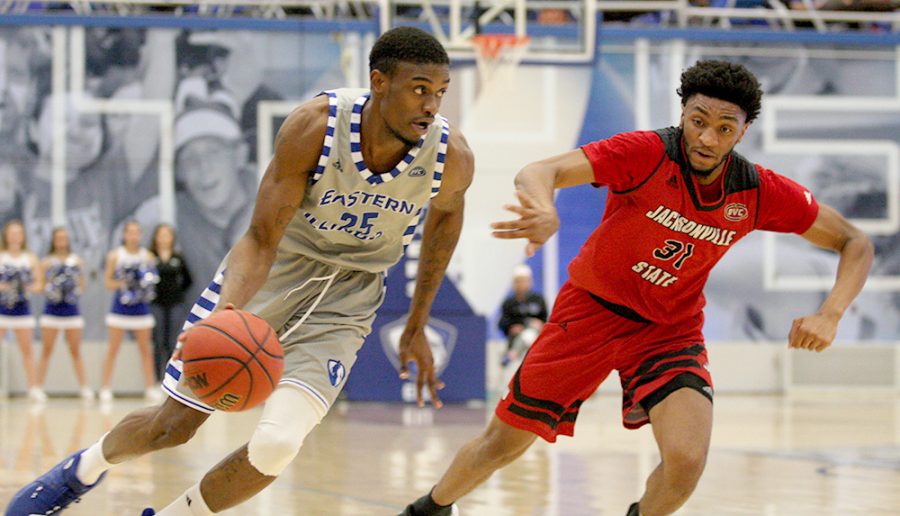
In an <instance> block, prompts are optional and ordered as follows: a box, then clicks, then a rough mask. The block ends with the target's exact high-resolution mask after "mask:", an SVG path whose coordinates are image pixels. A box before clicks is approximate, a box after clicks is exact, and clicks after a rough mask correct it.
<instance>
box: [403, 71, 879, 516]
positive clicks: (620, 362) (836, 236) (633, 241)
mask: <svg viewBox="0 0 900 516" xmlns="http://www.w3.org/2000/svg"><path fill="white" fill-rule="evenodd" d="M678 93H679V94H680V95H681V102H682V115H681V120H680V124H679V127H673V128H668V129H662V130H659V131H636V132H630V133H624V134H619V135H616V136H614V137H612V138H610V139H608V140H602V141H598V142H593V143H590V144H587V145H585V146H584V147H582V148H581V149H578V150H574V151H571V152H568V153H566V154H562V155H559V156H555V157H552V158H548V159H545V160H543V161H539V162H536V163H532V164H530V165H528V166H526V167H525V168H524V169H522V170H521V171H520V172H519V174H518V175H517V176H516V188H517V192H518V197H519V201H520V204H521V205H520V206H509V207H508V209H509V210H510V211H512V212H514V213H515V214H517V215H518V216H519V218H518V219H516V220H512V221H508V222H498V223H495V224H493V228H494V229H495V233H494V236H496V237H498V238H524V239H527V240H528V246H527V253H528V255H532V254H534V252H535V251H536V250H537V249H538V248H539V247H540V246H541V245H542V244H543V243H544V242H546V241H547V239H548V238H550V236H551V235H553V234H554V233H555V232H556V230H557V228H558V227H559V219H558V218H557V214H556V209H555V208H554V203H553V191H554V189H555V188H563V187H568V186H575V185H581V184H585V183H593V184H594V185H598V186H601V185H602V186H606V187H608V188H609V190H608V194H607V206H606V212H605V214H604V216H603V220H602V222H601V223H600V226H599V227H597V229H596V230H594V232H593V234H592V235H591V236H590V237H589V238H588V241H587V242H586V243H585V245H584V246H583V247H582V249H581V251H580V252H579V254H578V256H577V257H575V259H574V260H572V262H571V264H570V265H569V280H568V282H567V283H566V284H565V285H563V287H562V289H561V290H560V292H559V295H558V297H557V298H556V303H555V305H554V307H553V313H552V315H551V317H550V321H549V322H548V323H547V324H546V326H544V329H543V331H542V332H541V335H540V337H538V339H537V341H536V342H535V343H534V344H533V346H532V348H531V350H530V352H529V353H528V355H527V356H526V358H525V360H524V362H523V363H522V366H521V367H520V369H519V370H518V372H517V373H516V374H515V376H514V377H513V379H512V380H511V381H510V384H509V391H508V392H507V394H506V395H505V396H504V397H503V399H502V400H501V401H500V402H499V403H498V405H497V408H496V411H495V417H494V418H493V419H492V421H491V422H490V423H489V425H488V427H487V429H486V430H485V431H484V433H482V434H481V435H479V436H478V437H476V438H475V439H473V440H472V441H470V442H469V443H468V444H466V445H465V446H463V447H462V449H460V451H459V452H458V453H457V455H456V457H455V459H454V460H453V463H452V464H451V465H450V468H449V469H448V470H447V472H446V473H445V474H444V476H443V478H442V479H441V480H440V482H438V484H437V485H436V486H435V487H434V489H433V490H432V491H431V493H429V494H428V495H425V496H423V497H422V498H420V499H419V500H416V501H415V502H414V503H413V504H411V505H409V506H407V508H406V509H405V510H404V512H403V514H405V515H416V516H418V515H428V516H432V515H450V514H454V512H453V507H452V504H453V502H455V501H456V500H458V499H459V498H461V497H462V496H463V495H465V494H466V493H468V492H469V491H471V490H472V489H474V488H475V487H476V486H478V485H479V484H481V483H482V482H484V481H485V480H486V479H487V478H488V477H490V475H491V474H492V473H493V472H494V471H495V470H497V469H499V468H501V467H503V466H505V465H507V464H509V463H510V462H512V461H513V460H515V459H516V458H517V457H519V456H520V455H521V454H522V453H523V452H524V451H525V450H526V449H527V448H528V447H529V446H530V445H531V443H533V442H534V440H535V438H537V437H538V436H540V437H542V438H543V439H545V440H547V441H549V442H554V441H556V437H557V436H558V435H569V436H571V435H573V434H574V431H575V421H576V418H577V417H578V412H579V407H580V406H581V404H582V402H583V401H584V400H586V399H587V398H588V397H589V396H590V395H591V394H592V393H593V392H594V391H595V390H596V389H597V387H598V386H599V385H600V383H601V382H602V381H603V380H604V379H605V378H606V377H607V376H608V375H609V373H610V372H611V371H612V370H614V369H615V370H617V371H618V372H619V376H620V378H621V382H622V389H623V403H622V420H623V424H624V425H625V427H627V428H638V427H640V426H642V425H644V424H646V423H650V424H651V425H652V428H653V435H654V437H655V438H656V442H657V444H658V446H659V450H660V455H661V458H662V461H661V462H660V464H659V465H658V466H657V467H656V469H655V470H654V471H653V472H652V473H651V474H650V477H649V478H648V479H647V484H646V489H645V491H644V494H643V496H642V497H641V499H640V500H639V501H638V502H636V503H634V504H632V505H631V507H629V509H628V512H627V514H628V516H637V515H645V516H657V515H662V514H670V513H672V512H674V511H675V510H677V509H678V508H679V507H681V505H682V504H684V502H685V501H686V500H687V498H688V497H689V496H690V494H691V493H692V492H693V490H694V488H695V487H696V485H697V482H698V480H699V479H700V475H701V473H702V472H703V467H704V465H705V463H706V456H707V452H708V449H709V439H710V433H711V429H712V395H713V389H712V380H711V378H710V374H709V371H707V357H706V349H705V346H704V343H703V334H702V327H703V305H704V302H705V300H704V297H703V286H704V284H705V283H706V279H707V277H708V276H709V273H710V270H711V269H712V267H713V266H714V265H715V264H716V262H717V261H718V260H719V259H720V258H721V257H722V255H724V254H725V252H726V251H728V249H729V248H730V247H731V246H732V245H734V244H735V243H736V242H737V241H738V240H740V239H741V238H743V237H744V236H745V235H747V234H748V233H749V232H750V231H753V230H755V229H763V230H768V231H777V232H783V233H788V232H790V233H797V234H799V235H800V236H802V237H803V238H805V239H806V240H808V241H810V242H811V243H813V244H815V245H817V246H819V247H823V248H825V249H832V250H834V251H835V252H837V253H839V254H840V263H839V265H838V270H837V279H836V281H835V284H834V287H833V288H832V290H831V292H830V293H829V295H828V296H827V298H826V299H825V301H824V302H823V303H822V305H821V307H820V308H819V310H818V311H817V312H816V313H814V314H810V315H807V316H804V317H800V318H798V319H795V320H794V324H793V326H792V327H791V328H790V331H789V332H788V343H789V346H790V347H792V348H800V349H807V350H811V351H823V350H824V349H825V348H827V347H828V346H829V345H831V342H832V340H833V339H834V336H835V333H836V332H837V326H838V322H839V321H840V319H841V316H842V314H843V313H844V311H845V310H846V309H847V307H848V306H849V305H850V303H851V301H852V300H853V299H854V298H855V297H856V295H857V294H858V293H859V291H860V290H861V289H862V287H863V284H864V283H865V280H866V275H867V274H868V271H869V267H870V265H871V263H872V257H873V247H872V243H871V242H870V241H869V239H868V238H867V237H866V236H865V235H864V234H863V233H862V232H861V231H860V230H859V229H857V228H855V227H854V226H853V225H851V224H850V223H849V222H847V220H845V219H844V218H843V217H842V216H841V215H839V214H838V213H837V212H836V211H835V210H833V209H832V208H829V207H828V206H825V205H822V204H818V203H817V202H816V200H815V198H814V197H813V196H812V194H811V193H810V192H809V191H808V190H806V189H805V188H803V187H802V186H800V185H798V184H797V183H795V182H794V181H791V180H790V179H788V178H786V177H784V176H781V175H778V174H776V173H775V172H772V171H771V170H768V169H765V168H763V167H761V166H759V165H756V164H753V163H751V162H749V161H748V160H747V159H745V158H744V157H742V156H741V155H739V154H737V153H736V152H734V146H735V145H737V143H738V142H740V141H741V138H742V137H743V136H744V133H745V132H746V131H747V128H748V127H749V126H750V123H751V122H753V120H754V119H755V118H756V116H757V115H758V114H759V109H760V99H761V97H762V92H761V91H760V87H759V83H758V82H757V80H756V78H755V77H754V76H753V75H752V74H751V73H750V72H749V71H747V70H746V69H745V68H744V67H742V66H740V65H735V64H730V63H727V62H722V61H701V62H699V63H697V64H696V65H694V66H693V67H691V68H689V69H688V70H686V71H685V72H684V73H683V74H682V76H681V88H680V89H679V91H678ZM785 329H786V330H787V328H785Z"/></svg>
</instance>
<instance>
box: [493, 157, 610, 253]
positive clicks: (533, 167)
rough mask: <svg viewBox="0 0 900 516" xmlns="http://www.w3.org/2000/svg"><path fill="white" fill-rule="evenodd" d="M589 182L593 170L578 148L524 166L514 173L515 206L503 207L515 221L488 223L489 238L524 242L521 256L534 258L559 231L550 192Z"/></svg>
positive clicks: (592, 177)
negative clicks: (491, 229)
mask: <svg viewBox="0 0 900 516" xmlns="http://www.w3.org/2000/svg"><path fill="white" fill-rule="evenodd" d="M593 181H594V170H593V167H592V166H591V163H590V161H588V159H587V157H586V156H585V155H584V152H583V151H581V150H580V149H577V150H573V151H569V152H566V153H565V154H560V155H558V156H553V157H551V158H547V159H544V160H541V161H536V162H534V163H531V164H529V165H526V166H525V168H523V169H522V170H520V171H519V173H518V174H516V196H517V197H518V198H519V205H518V206H516V205H514V204H508V205H506V206H504V208H505V209H507V210H509V211H511V212H513V213H515V214H516V215H518V216H519V218H518V219H516V220H508V221H503V222H494V223H493V224H491V228H493V229H494V233H493V235H494V236H495V237H497V238H526V239H528V246H527V247H526V249H525V253H526V254H527V255H528V256H534V253H535V252H537V250H538V249H539V248H540V247H541V246H542V245H544V242H546V241H547V240H548V239H549V238H550V237H551V236H553V234H554V233H556V230H557V229H559V217H558V216H557V214H556V206H555V205H554V202H553V193H554V191H555V190H556V189H557V188H565V187H568V186H577V185H583V184H587V183H591V182H593Z"/></svg>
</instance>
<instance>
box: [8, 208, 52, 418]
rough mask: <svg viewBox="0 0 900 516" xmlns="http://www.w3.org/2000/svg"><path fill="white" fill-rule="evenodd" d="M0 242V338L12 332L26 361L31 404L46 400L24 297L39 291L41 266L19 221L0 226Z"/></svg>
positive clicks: (32, 330) (29, 308) (32, 323)
mask: <svg viewBox="0 0 900 516" xmlns="http://www.w3.org/2000/svg"><path fill="white" fill-rule="evenodd" d="M0 243H2V248H0V336H4V335H6V331H7V330H12V332H13V334H14V335H15V336H16V340H17V341H18V343H19V350H20V351H21V352H22V360H23V361H24V362H25V364H24V365H25V380H26V381H27V382H28V397H29V398H31V399H32V400H33V401H39V402H40V401H45V400H46V399H47V395H46V394H44V391H43V390H41V388H40V387H38V382H37V376H36V375H35V371H34V361H33V358H32V355H31V341H32V338H33V333H34V317H33V316H32V315H31V307H30V306H29V304H28V297H27V294H28V293H33V292H37V291H38V290H39V289H40V286H39V285H38V284H37V282H35V281H34V278H35V272H36V271H38V267H39V266H40V265H39V264H38V261H37V258H35V256H34V255H33V254H31V253H30V252H28V242H27V240H26V238H25V226H23V225H22V223H21V222H20V221H18V220H12V221H10V222H7V223H6V224H5V225H4V226H3V234H2V238H0Z"/></svg>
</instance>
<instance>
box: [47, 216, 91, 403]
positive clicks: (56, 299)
mask: <svg viewBox="0 0 900 516" xmlns="http://www.w3.org/2000/svg"><path fill="white" fill-rule="evenodd" d="M41 270H42V273H41V275H40V277H41V280H42V290H43V292H44V296H45V297H46V301H45V303H44V313H43V315H41V336H42V337H43V341H44V346H43V349H42V350H41V361H40V363H39V364H38V370H37V383H38V385H39V386H40V388H41V389H43V385H44V380H45V379H46V378H47V366H48V365H49V363H50V355H52V354H53V347H54V345H55V344H56V337H57V336H58V335H59V332H60V330H62V331H63V332H64V334H65V336H66V342H67V343H68V344H69V352H70V353H71V354H72V364H73V365H74V366H75V378H76V379H77V380H78V385H80V386H81V390H80V394H81V398H82V399H84V400H92V399H94V391H92V390H91V388H90V387H88V383H87V377H86V376H85V374H84V361H83V360H82V359H81V334H82V328H84V318H83V317H82V316H81V312H80V311H79V309H78V298H79V297H81V293H82V292H83V291H84V284H85V281H84V263H83V262H82V261H81V258H80V257H79V256H78V255H77V254H75V253H73V252H72V246H71V241H70V239H69V232H68V231H67V230H66V228H64V227H57V228H55V229H54V230H53V235H52V237H51V241H50V251H49V252H48V253H47V256H46V257H44V259H43V260H42V261H41Z"/></svg>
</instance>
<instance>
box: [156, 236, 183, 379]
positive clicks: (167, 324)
mask: <svg viewBox="0 0 900 516" xmlns="http://www.w3.org/2000/svg"><path fill="white" fill-rule="evenodd" d="M150 252H151V253H153V254H154V256H156V269H157V270H158V271H159V283H157V285H156V298H155V299H154V300H153V304H152V306H151V309H152V311H153V318H154V319H155V320H156V326H154V327H153V358H154V360H155V363H156V381H158V382H162V380H163V375H164V373H165V368H166V363H167V362H168V361H169V357H171V356H172V352H173V351H175V339H176V338H177V337H178V333H179V332H180V330H181V324H182V323H183V322H184V319H185V317H186V315H187V310H186V308H185V305H184V298H185V292H186V291H187V289H188V288H189V287H190V286H191V284H192V283H193V280H192V279H191V271H190V269H189V268H188V265H187V262H186V261H185V259H184V256H182V255H181V253H179V252H178V251H176V246H175V229H174V228H173V227H172V226H170V225H169V224H159V225H158V226H156V229H154V230H153V239H152V241H151V242H150Z"/></svg>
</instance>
